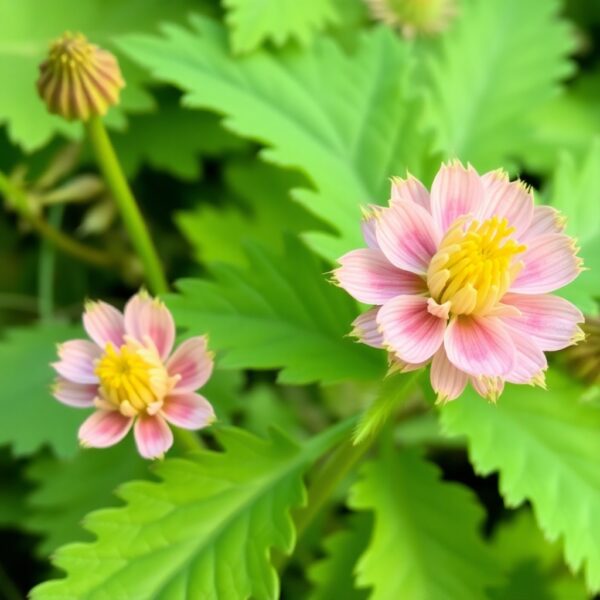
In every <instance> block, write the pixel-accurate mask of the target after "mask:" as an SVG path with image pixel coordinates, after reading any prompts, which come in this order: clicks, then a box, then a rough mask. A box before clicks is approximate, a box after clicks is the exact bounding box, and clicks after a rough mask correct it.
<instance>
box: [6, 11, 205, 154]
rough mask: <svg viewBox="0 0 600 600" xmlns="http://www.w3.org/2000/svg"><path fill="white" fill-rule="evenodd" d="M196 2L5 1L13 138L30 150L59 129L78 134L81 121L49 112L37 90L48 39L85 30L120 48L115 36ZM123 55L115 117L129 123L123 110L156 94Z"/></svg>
mask: <svg viewBox="0 0 600 600" xmlns="http://www.w3.org/2000/svg"><path fill="white" fill-rule="evenodd" d="M192 7H194V8H196V9H198V5H197V3H196V2H193V1H192V0H173V1H172V2H167V3H165V2H160V1H159V0H129V1H128V2H126V3H124V2H121V1H120V0H53V1H52V2H37V1H36V0H22V1H20V2H18V3H13V2H2V3H0V81H2V82H4V83H3V86H2V88H3V92H2V94H1V95H0V123H2V122H6V123H7V124H8V132H9V136H10V138H11V140H12V141H13V142H16V143H18V144H20V145H21V146H22V147H23V148H25V149H26V150H28V151H31V150H34V149H36V148H39V147H41V146H43V145H44V144H45V143H47V142H48V141H49V140H50V138H51V137H52V136H53V135H55V134H56V133H62V134H66V135H69V136H70V137H78V136H79V135H80V132H81V126H80V125H78V124H73V123H67V122H66V121H64V120H62V119H60V118H59V117H56V116H52V115H49V114H48V113H47V112H46V109H45V107H44V104H43V103H42V101H41V100H40V99H39V98H38V97H37V94H36V93H35V81H36V79H37V77H38V70H37V66H38V64H39V63H40V62H42V60H43V59H44V57H45V54H46V51H47V49H48V44H49V43H50V42H51V41H52V40H53V39H55V38H56V37H58V36H59V35H61V33H62V32H63V31H66V30H71V31H81V32H82V33H84V34H85V35H87V36H88V38H89V39H90V40H91V41H92V42H94V43H97V44H99V45H102V46H103V47H106V48H107V49H109V50H111V51H113V50H115V47H114V44H113V42H112V39H113V37H114V36H115V35H118V34H122V33H127V32H130V31H140V30H147V31H151V30H152V29H154V28H155V26H156V24H157V23H159V22H160V21H162V20H164V19H178V18H180V16H181V15H185V14H186V13H187V11H189V10H191V8H192ZM117 55H118V58H119V61H120V63H121V67H122V70H123V75H124V77H125V79H126V81H127V87H126V88H125V89H124V90H123V93H122V97H121V104H120V107H119V108H117V109H113V111H111V121H112V122H113V123H114V124H117V125H123V124H124V117H123V111H139V110H148V109H149V108H150V107H151V106H152V98H151V97H150V96H149V95H148V93H147V92H146V91H145V90H144V89H143V87H142V85H141V84H142V83H143V81H144V79H145V78H144V76H143V74H142V73H141V72H140V70H139V69H138V68H136V67H135V66H134V65H132V64H131V63H130V62H129V61H127V60H125V57H123V56H122V54H120V53H118V51H117Z"/></svg>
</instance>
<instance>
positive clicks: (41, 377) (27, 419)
mask: <svg viewBox="0 0 600 600" xmlns="http://www.w3.org/2000/svg"><path fill="white" fill-rule="evenodd" d="M78 337H81V330H80V328H79V327H74V326H71V325H61V324H42V325H38V326H36V327H31V328H29V329H13V330H10V331H9V332H8V333H7V335H6V336H5V338H4V339H2V340H1V341H0V364H1V365H2V370H1V371H0V386H1V387H2V395H1V397H0V444H5V443H9V444H11V445H12V450H13V452H14V454H15V455H17V456H20V455H24V454H31V453H33V452H35V451H36V450H39V449H40V448H41V447H42V446H44V445H48V446H50V447H51V448H52V450H53V451H54V452H56V454H57V455H58V456H62V457H68V456H73V455H74V454H75V453H76V452H77V446H78V444H77V430H78V428H79V426H80V425H81V423H82V421H83V419H84V418H85V416H86V413H87V412H88V411H86V410H77V409H73V408H71V407H68V406H64V405H63V404H60V403H59V402H57V401H56V400H55V399H54V398H53V397H52V394H51V391H50V386H51V384H52V381H53V380H54V376H55V374H54V371H52V369H51V368H50V363H51V362H54V361H55V360H56V344H58V343H60V342H64V341H66V340H68V339H72V338H78Z"/></svg>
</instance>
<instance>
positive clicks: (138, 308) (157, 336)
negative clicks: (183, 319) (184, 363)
mask: <svg viewBox="0 0 600 600" xmlns="http://www.w3.org/2000/svg"><path fill="white" fill-rule="evenodd" d="M125 332H126V333H127V335H130V336H131V337H133V338H135V339H136V340H137V341H139V342H145V341H146V338H148V337H149V338H150V339H151V340H152V342H153V343H154V345H155V346H156V349H157V350H158V353H159V355H160V357H161V359H162V360H166V359H167V357H168V356H169V354H170V353H171V350H172V349H173V342H174V341H175V323H174V322H173V316H172V315H171V311H169V309H168V308H167V307H166V306H165V304H164V303H163V302H162V301H161V300H159V299H158V298H152V297H151V296H149V295H148V294H147V293H145V292H140V293H139V294H136V295H135V296H134V297H133V298H132V299H131V300H130V301H129V302H128V303H127V305H126V306H125Z"/></svg>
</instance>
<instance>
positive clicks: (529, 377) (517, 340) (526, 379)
mask: <svg viewBox="0 0 600 600" xmlns="http://www.w3.org/2000/svg"><path fill="white" fill-rule="evenodd" d="M509 331H510V338H511V340H512V341H513V344H514V345H515V349H516V360H515V364H514V367H513V368H512V369H511V371H510V372H509V373H507V374H506V375H505V376H504V379H505V380H506V381H509V382H510V383H530V384H532V383H540V378H541V383H542V384H543V381H544V379H543V373H544V371H545V370H546V369H547V368H548V362H547V361H546V356H545V355H544V353H543V352H542V351H541V350H540V349H539V348H538V346H537V345H536V343H535V342H534V341H533V340H532V339H531V338H530V337H529V336H525V335H523V334H521V333H520V332H519V331H517V330H516V329H513V328H512V327H510V328H509Z"/></svg>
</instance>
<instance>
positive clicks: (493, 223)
mask: <svg viewBox="0 0 600 600" xmlns="http://www.w3.org/2000/svg"><path fill="white" fill-rule="evenodd" d="M513 233H514V228H513V227H509V225H508V221H507V220H506V219H499V218H498V217H492V218H491V219H487V220H485V221H483V223H480V222H479V221H475V220H474V221H471V222H470V223H469V224H468V225H467V226H466V227H465V222H464V221H460V222H458V223H456V225H455V226H454V227H452V228H451V229H450V230H449V231H448V233H447V234H446V236H445V237H444V239H443V240H442V243H441V245H440V248H439V250H438V252H437V253H436V254H435V256H434V257H433V258H432V259H431V263H430V265H429V270H428V272H427V285H428V287H429V292H430V293H431V296H432V297H433V298H434V299H435V300H436V301H437V302H438V303H439V304H444V303H445V302H450V303H451V312H452V314H455V315H467V314H473V313H475V314H484V313H487V312H488V311H490V310H491V309H493V308H494V306H496V304H498V302H499V301H500V299H501V298H502V296H504V294H505V293H506V292H507V291H508V288H509V287H510V285H511V283H512V282H513V281H514V279H515V278H516V276H517V275H518V273H519V271H520V270H521V268H522V264H521V263H520V262H518V261H515V256H516V255H517V254H520V253H521V252H523V251H525V250H526V248H527V247H526V246H524V245H523V244H519V243H518V242H517V241H515V240H514V239H512V234H513Z"/></svg>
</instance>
